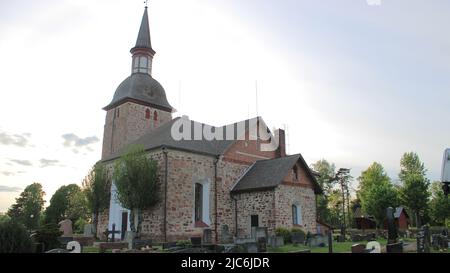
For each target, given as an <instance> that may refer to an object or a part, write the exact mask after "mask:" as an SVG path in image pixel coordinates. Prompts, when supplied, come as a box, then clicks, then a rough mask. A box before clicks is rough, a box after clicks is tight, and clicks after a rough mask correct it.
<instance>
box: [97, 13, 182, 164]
mask: <svg viewBox="0 0 450 273" xmlns="http://www.w3.org/2000/svg"><path fill="white" fill-rule="evenodd" d="M130 52H131V54H132V65H131V75H130V76H129V77H127V78H126V79H125V80H124V81H123V82H122V83H121V84H120V85H119V87H117V89H116V92H115V93H114V97H113V99H112V101H111V102H110V103H109V104H108V105H107V106H106V107H104V108H103V109H104V110H105V111H106V120H105V127H104V131H103V149H102V159H106V158H108V157H110V156H112V155H114V154H116V153H117V152H119V151H120V150H121V149H123V148H125V147H126V146H127V145H128V144H130V143H132V142H133V141H135V140H137V139H138V138H140V137H142V136H144V135H145V134H146V133H148V132H150V131H152V130H154V129H156V128H158V127H159V126H160V125H161V124H164V123H166V122H168V121H170V120H172V112H174V108H173V107H172V106H171V105H170V104H169V102H168V101H167V97H166V92H165V91H164V88H163V87H162V86H161V84H160V83H159V82H158V81H157V80H155V79H153V77H152V64H153V56H154V55H155V53H156V52H155V51H154V50H153V48H152V44H151V39H150V27H149V20H148V11H147V7H145V10H144V15H143V16H142V21H141V26H140V28H139V33H138V37H137V40H136V45H135V46H134V47H133V48H132V49H131V50H130Z"/></svg>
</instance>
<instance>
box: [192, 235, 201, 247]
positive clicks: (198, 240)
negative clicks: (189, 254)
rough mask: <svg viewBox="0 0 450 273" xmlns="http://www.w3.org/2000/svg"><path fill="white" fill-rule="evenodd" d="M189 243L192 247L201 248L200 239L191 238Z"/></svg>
mask: <svg viewBox="0 0 450 273" xmlns="http://www.w3.org/2000/svg"><path fill="white" fill-rule="evenodd" d="M191 243H192V246H193V247H201V246H202V237H191Z"/></svg>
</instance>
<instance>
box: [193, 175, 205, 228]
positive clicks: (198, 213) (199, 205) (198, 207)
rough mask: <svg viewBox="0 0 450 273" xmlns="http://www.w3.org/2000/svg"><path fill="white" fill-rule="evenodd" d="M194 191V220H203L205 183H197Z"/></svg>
mask: <svg viewBox="0 0 450 273" xmlns="http://www.w3.org/2000/svg"><path fill="white" fill-rule="evenodd" d="M194 193H195V199H194V204H195V208H194V220H195V222H201V221H203V185H202V184H200V183H195V189H194Z"/></svg>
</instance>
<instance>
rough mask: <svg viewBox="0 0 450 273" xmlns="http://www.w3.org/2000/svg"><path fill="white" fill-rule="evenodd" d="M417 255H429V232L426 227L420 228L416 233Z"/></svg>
mask: <svg viewBox="0 0 450 273" xmlns="http://www.w3.org/2000/svg"><path fill="white" fill-rule="evenodd" d="M417 253H430V231H429V229H428V226H422V228H421V229H420V231H419V232H418V233H417Z"/></svg>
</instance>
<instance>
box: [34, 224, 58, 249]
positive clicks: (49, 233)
mask: <svg viewBox="0 0 450 273" xmlns="http://www.w3.org/2000/svg"><path fill="white" fill-rule="evenodd" d="M61 235H62V232H61V231H60V230H59V228H58V226H57V225H56V224H52V223H50V224H46V225H44V226H42V227H41V228H39V229H38V230H37V231H36V233H34V234H33V238H34V240H35V242H36V243H40V244H43V245H44V251H48V250H50V249H54V248H59V247H61V243H60V241H59V239H58V238H59V237H60V236H61Z"/></svg>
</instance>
